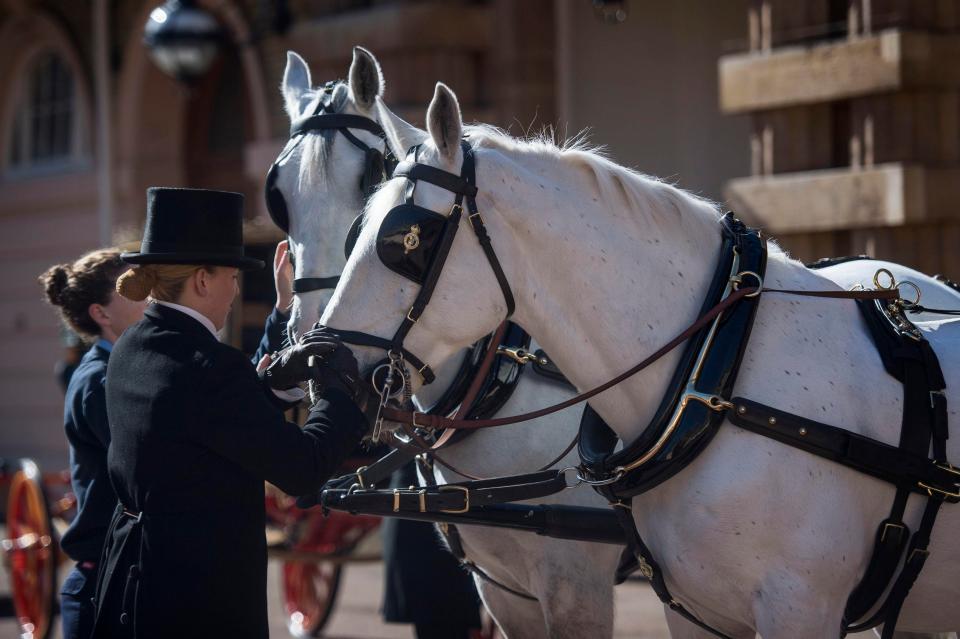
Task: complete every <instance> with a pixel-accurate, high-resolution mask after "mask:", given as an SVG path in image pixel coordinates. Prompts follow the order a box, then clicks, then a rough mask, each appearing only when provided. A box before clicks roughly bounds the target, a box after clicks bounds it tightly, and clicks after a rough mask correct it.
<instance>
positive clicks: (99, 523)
mask: <svg viewBox="0 0 960 639" xmlns="http://www.w3.org/2000/svg"><path fill="white" fill-rule="evenodd" d="M109 357H110V353H109V352H108V351H107V350H106V349H105V348H103V347H102V346H100V345H99V344H95V345H94V346H92V347H91V348H90V350H89V351H87V353H86V355H84V356H83V359H81V360H80V363H79V364H78V365H77V368H76V370H75V371H74V372H73V376H72V377H71V378H70V384H69V385H68V386H67V396H66V401H65V402H64V407H63V427H64V430H65V431H66V434H67V441H69V442H70V479H71V483H72V484H73V492H74V494H75V495H76V496H77V516H76V517H74V518H73V521H72V522H71V523H70V528H68V529H67V531H66V532H65V533H64V534H63V538H62V539H61V540H60V547H61V548H62V549H63V551H64V552H65V553H67V555H68V556H69V557H70V558H71V559H73V560H74V561H78V562H83V561H93V562H95V561H97V560H98V559H99V558H100V549H101V548H103V539H104V537H105V536H106V534H107V524H109V523H110V517H111V516H112V515H113V509H114V507H115V506H116V505H117V496H116V495H115V494H114V493H113V488H112V487H111V486H110V478H109V477H108V476H107V447H108V446H109V445H110V427H109V426H108V424H107V400H106V391H105V390H104V378H105V376H106V374H107V361H108V359H109Z"/></svg>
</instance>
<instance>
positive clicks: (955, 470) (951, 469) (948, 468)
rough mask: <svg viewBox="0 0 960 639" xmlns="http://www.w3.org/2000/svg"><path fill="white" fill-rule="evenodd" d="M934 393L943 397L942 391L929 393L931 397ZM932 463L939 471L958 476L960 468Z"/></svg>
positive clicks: (944, 463)
mask: <svg viewBox="0 0 960 639" xmlns="http://www.w3.org/2000/svg"><path fill="white" fill-rule="evenodd" d="M934 392H936V393H939V394H941V395H943V391H931V393H930V394H931V395H932V394H933V393H934ZM934 463H935V464H936V465H937V468H940V469H942V470H945V471H947V472H948V473H952V474H954V475H960V468H957V467H956V466H954V465H953V464H951V463H950V462H943V463H942V464H941V463H940V462H934Z"/></svg>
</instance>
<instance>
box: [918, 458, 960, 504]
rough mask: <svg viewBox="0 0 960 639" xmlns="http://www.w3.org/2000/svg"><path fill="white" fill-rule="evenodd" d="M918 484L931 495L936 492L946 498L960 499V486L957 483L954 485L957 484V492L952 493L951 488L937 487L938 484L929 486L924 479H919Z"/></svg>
mask: <svg viewBox="0 0 960 639" xmlns="http://www.w3.org/2000/svg"><path fill="white" fill-rule="evenodd" d="M938 465H939V464H938ZM917 486H919V487H920V488H923V489H924V490H925V491H927V494H928V495H930V496H931V497H933V496H934V493H937V494H938V495H940V496H941V497H943V498H944V499H960V486H957V484H954V486H957V492H955V493H951V492H950V491H949V490H944V489H943V488H937V487H936V486H928V485H927V484H925V483H923V482H922V481H918V482H917Z"/></svg>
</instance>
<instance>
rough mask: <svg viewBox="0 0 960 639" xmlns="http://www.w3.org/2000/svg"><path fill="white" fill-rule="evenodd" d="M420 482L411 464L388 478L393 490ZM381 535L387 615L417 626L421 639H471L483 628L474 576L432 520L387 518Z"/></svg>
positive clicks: (385, 610) (400, 621) (389, 619)
mask: <svg viewBox="0 0 960 639" xmlns="http://www.w3.org/2000/svg"><path fill="white" fill-rule="evenodd" d="M417 483H418V480H417V470H416V464H415V463H414V462H411V463H409V464H407V465H406V466H404V467H403V468H401V469H400V470H398V471H397V472H395V473H394V474H393V476H392V477H391V478H390V487H391V488H406V487H407V486H413V485H415V484H417ZM381 533H382V535H383V566H384V570H383V586H384V587H383V619H384V621H387V622H390V623H410V624H413V627H414V631H415V633H416V636H417V639H469V637H471V636H475V635H478V634H479V633H480V628H481V625H482V624H481V619H480V597H479V596H478V595H477V588H476V586H474V583H473V577H472V576H471V575H470V573H468V572H467V571H466V569H464V568H463V567H462V566H461V565H460V563H459V562H458V561H457V559H456V558H455V557H454V556H453V555H452V554H451V553H450V551H449V550H447V549H446V548H444V547H443V544H442V543H441V541H440V533H439V531H438V530H437V529H436V527H435V526H434V524H431V523H430V522H426V521H411V520H409V519H397V518H393V517H388V518H385V519H384V520H383V524H382V525H381Z"/></svg>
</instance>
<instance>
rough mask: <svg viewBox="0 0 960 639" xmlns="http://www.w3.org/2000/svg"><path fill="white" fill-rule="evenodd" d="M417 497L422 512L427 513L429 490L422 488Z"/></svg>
mask: <svg viewBox="0 0 960 639" xmlns="http://www.w3.org/2000/svg"><path fill="white" fill-rule="evenodd" d="M417 497H418V498H419V500H420V512H422V513H425V512H427V489H426V488H421V489H420V490H418V491H417Z"/></svg>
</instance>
